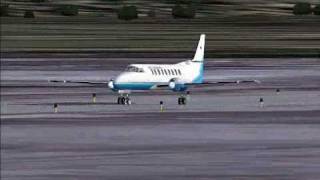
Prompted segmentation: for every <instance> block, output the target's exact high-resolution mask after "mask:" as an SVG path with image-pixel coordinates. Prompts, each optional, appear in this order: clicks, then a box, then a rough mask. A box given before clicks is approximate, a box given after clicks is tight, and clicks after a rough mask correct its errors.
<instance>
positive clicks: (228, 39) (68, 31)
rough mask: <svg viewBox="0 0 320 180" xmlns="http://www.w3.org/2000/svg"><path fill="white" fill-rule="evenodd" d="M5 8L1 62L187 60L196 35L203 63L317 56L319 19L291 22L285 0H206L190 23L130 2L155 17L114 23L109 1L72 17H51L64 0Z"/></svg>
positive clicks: (162, 6) (85, 5)
mask: <svg viewBox="0 0 320 180" xmlns="http://www.w3.org/2000/svg"><path fill="white" fill-rule="evenodd" d="M1 2H3V1H1ZM5 2H7V3H11V4H12V5H10V7H11V8H12V9H13V10H14V11H15V15H16V16H17V17H2V18H1V53H2V55H5V54H8V53H11V54H14V53H17V52H28V53H37V52H48V53H64V52H80V53H81V52H86V53H87V52H89V53H90V52H92V53H113V54H114V55H117V56H118V55H119V54H120V53H118V52H121V53H123V54H125V52H136V53H141V54H143V53H146V54H147V56H148V53H149V55H151V56H152V55H153V54H157V53H162V52H169V53H168V56H175V55H176V54H182V55H186V54H188V55H189V54H190V53H191V52H192V51H193V50H194V48H195V46H196V43H197V41H198V38H199V35H200V34H201V33H206V34H207V44H206V52H207V53H206V55H207V56H209V57H217V56H219V57H220V56H249V57H258V56H263V57H269V56H272V57H273V56H290V57H294V56H316V57H319V54H320V23H319V17H317V16H292V15H291V9H290V8H291V7H292V3H293V2H295V1H293V0H286V1H277V0H273V1H272V2H271V1H264V0H256V1H252V3H250V4H249V3H244V2H239V1H233V0H227V1H223V2H224V3H221V2H220V3H210V2H211V1H206V2H207V3H206V4H202V5H201V6H200V7H199V9H198V14H197V18H195V19H192V20H181V19H173V18H172V17H171V15H170V7H171V6H172V4H168V3H167V2H168V1H157V3H154V2H153V1H142V0H135V1H130V3H131V4H135V5H137V6H138V7H140V9H144V10H146V11H141V12H140V13H142V14H143V13H145V12H146V13H147V12H148V11H147V10H148V9H150V8H156V11H157V13H158V14H157V16H156V17H155V18H149V17H140V18H139V19H137V20H133V21H121V20H118V19H117V18H116V14H115V11H116V9H117V8H118V7H120V6H121V4H120V5H119V3H116V2H114V1H110V2H109V1H100V0H95V1H76V0H70V1H68V4H76V5H78V6H79V7H80V9H79V11H80V15H79V16H77V17H63V16H61V15H59V14H55V13H53V9H54V8H53V7H55V6H56V5H58V4H65V3H66V1H59V0H52V1H50V2H46V3H29V2H24V1H14V0H7V1H5ZM124 2H127V3H128V2H129V1H124ZM147 2H148V3H147ZM151 2H153V4H152V3H151ZM24 9H36V10H35V15H36V18H35V19H24V18H21V17H19V13H20V11H21V12H23V11H24ZM86 13H89V14H90V13H96V14H99V16H95V15H93V14H91V15H90V16H89V15H88V14H86ZM170 52H171V53H170Z"/></svg>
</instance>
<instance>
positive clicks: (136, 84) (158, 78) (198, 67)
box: [113, 60, 203, 91]
mask: <svg viewBox="0 0 320 180" xmlns="http://www.w3.org/2000/svg"><path fill="white" fill-rule="evenodd" d="M128 67H129V69H128V71H125V72H123V73H121V74H120V75H118V76H117V77H116V78H115V80H114V83H113V85H114V87H113V89H114V90H149V89H155V88H157V86H158V85H162V84H163V85H164V84H168V83H170V82H172V81H174V82H175V83H176V84H175V85H176V86H180V87H181V86H182V85H184V84H188V83H201V82H202V80H203V62H193V61H191V60H188V61H184V62H181V63H178V64H163V65H158V64H131V65H129V66H128ZM130 67H132V71H130ZM134 68H137V72H135V70H134ZM186 89H187V88H186V86H185V87H183V88H182V87H181V88H176V89H175V88H173V90H177V91H184V90H186Z"/></svg>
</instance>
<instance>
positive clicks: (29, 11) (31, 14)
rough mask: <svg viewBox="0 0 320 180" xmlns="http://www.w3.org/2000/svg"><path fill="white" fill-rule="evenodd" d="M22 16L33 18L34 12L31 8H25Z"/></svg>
mask: <svg viewBox="0 0 320 180" xmlns="http://www.w3.org/2000/svg"><path fill="white" fill-rule="evenodd" d="M24 18H34V13H33V11H31V10H26V11H25V12H24Z"/></svg>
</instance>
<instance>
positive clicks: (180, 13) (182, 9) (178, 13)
mask: <svg viewBox="0 0 320 180" xmlns="http://www.w3.org/2000/svg"><path fill="white" fill-rule="evenodd" d="M195 15H196V11H195V8H194V7H193V6H192V5H188V6H181V5H175V6H174V7H173V8H172V16H173V17H174V18H194V17H195Z"/></svg>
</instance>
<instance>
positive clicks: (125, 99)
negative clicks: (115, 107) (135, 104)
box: [117, 94, 131, 105]
mask: <svg viewBox="0 0 320 180" xmlns="http://www.w3.org/2000/svg"><path fill="white" fill-rule="evenodd" d="M117 103H118V104H123V105H130V104H131V99H130V97H129V95H128V94H127V96H122V95H121V96H119V97H118V101H117Z"/></svg>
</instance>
